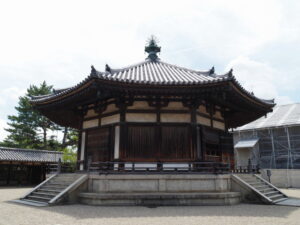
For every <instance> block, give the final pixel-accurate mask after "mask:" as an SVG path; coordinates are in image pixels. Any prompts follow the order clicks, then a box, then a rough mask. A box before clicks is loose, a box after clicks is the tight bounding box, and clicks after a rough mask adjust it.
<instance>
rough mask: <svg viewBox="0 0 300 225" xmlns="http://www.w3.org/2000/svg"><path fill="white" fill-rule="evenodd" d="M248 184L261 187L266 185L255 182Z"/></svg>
mask: <svg viewBox="0 0 300 225" xmlns="http://www.w3.org/2000/svg"><path fill="white" fill-rule="evenodd" d="M248 184H250V185H252V186H254V187H255V186H260V185H262V184H264V185H265V183H262V182H253V183H248Z"/></svg>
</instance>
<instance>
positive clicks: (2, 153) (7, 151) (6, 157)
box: [0, 147, 62, 162]
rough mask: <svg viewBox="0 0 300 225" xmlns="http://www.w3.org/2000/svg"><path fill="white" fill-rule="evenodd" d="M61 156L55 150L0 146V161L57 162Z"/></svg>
mask: <svg viewBox="0 0 300 225" xmlns="http://www.w3.org/2000/svg"><path fill="white" fill-rule="evenodd" d="M61 158H62V153H61V152H57V151H45V150H32V149H19V148H8V147H0V161H20V162H58V160H59V159H61Z"/></svg>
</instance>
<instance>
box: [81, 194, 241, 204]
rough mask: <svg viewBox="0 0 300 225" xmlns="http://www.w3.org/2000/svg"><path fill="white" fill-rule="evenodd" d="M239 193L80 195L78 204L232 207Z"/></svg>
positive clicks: (237, 201)
mask: <svg viewBox="0 0 300 225" xmlns="http://www.w3.org/2000/svg"><path fill="white" fill-rule="evenodd" d="M240 198H241V195H240V193H239V192H207V193H205V192H204V193H194V192H192V193H189V192H186V193H166V192H156V193H89V192H87V193H80V194H79V202H80V203H83V204H89V205H100V206H101V205H103V206H179V205H180V206H193V205H234V204H238V203H239V202H240Z"/></svg>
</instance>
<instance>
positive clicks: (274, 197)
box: [268, 194, 284, 200]
mask: <svg viewBox="0 0 300 225" xmlns="http://www.w3.org/2000/svg"><path fill="white" fill-rule="evenodd" d="M268 197H269V198H270V199H272V200H277V199H278V198H283V197H284V195H283V194H277V195H273V196H268Z"/></svg>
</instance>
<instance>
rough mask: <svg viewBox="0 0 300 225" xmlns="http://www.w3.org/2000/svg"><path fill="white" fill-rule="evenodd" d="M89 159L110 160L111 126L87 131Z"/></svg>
mask: <svg viewBox="0 0 300 225" xmlns="http://www.w3.org/2000/svg"><path fill="white" fill-rule="evenodd" d="M86 152H87V159H89V158H90V157H91V160H92V162H106V161H110V159H111V157H112V151H111V128H109V127H106V128H97V129H93V130H89V131H88V132H87V142H86Z"/></svg>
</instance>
